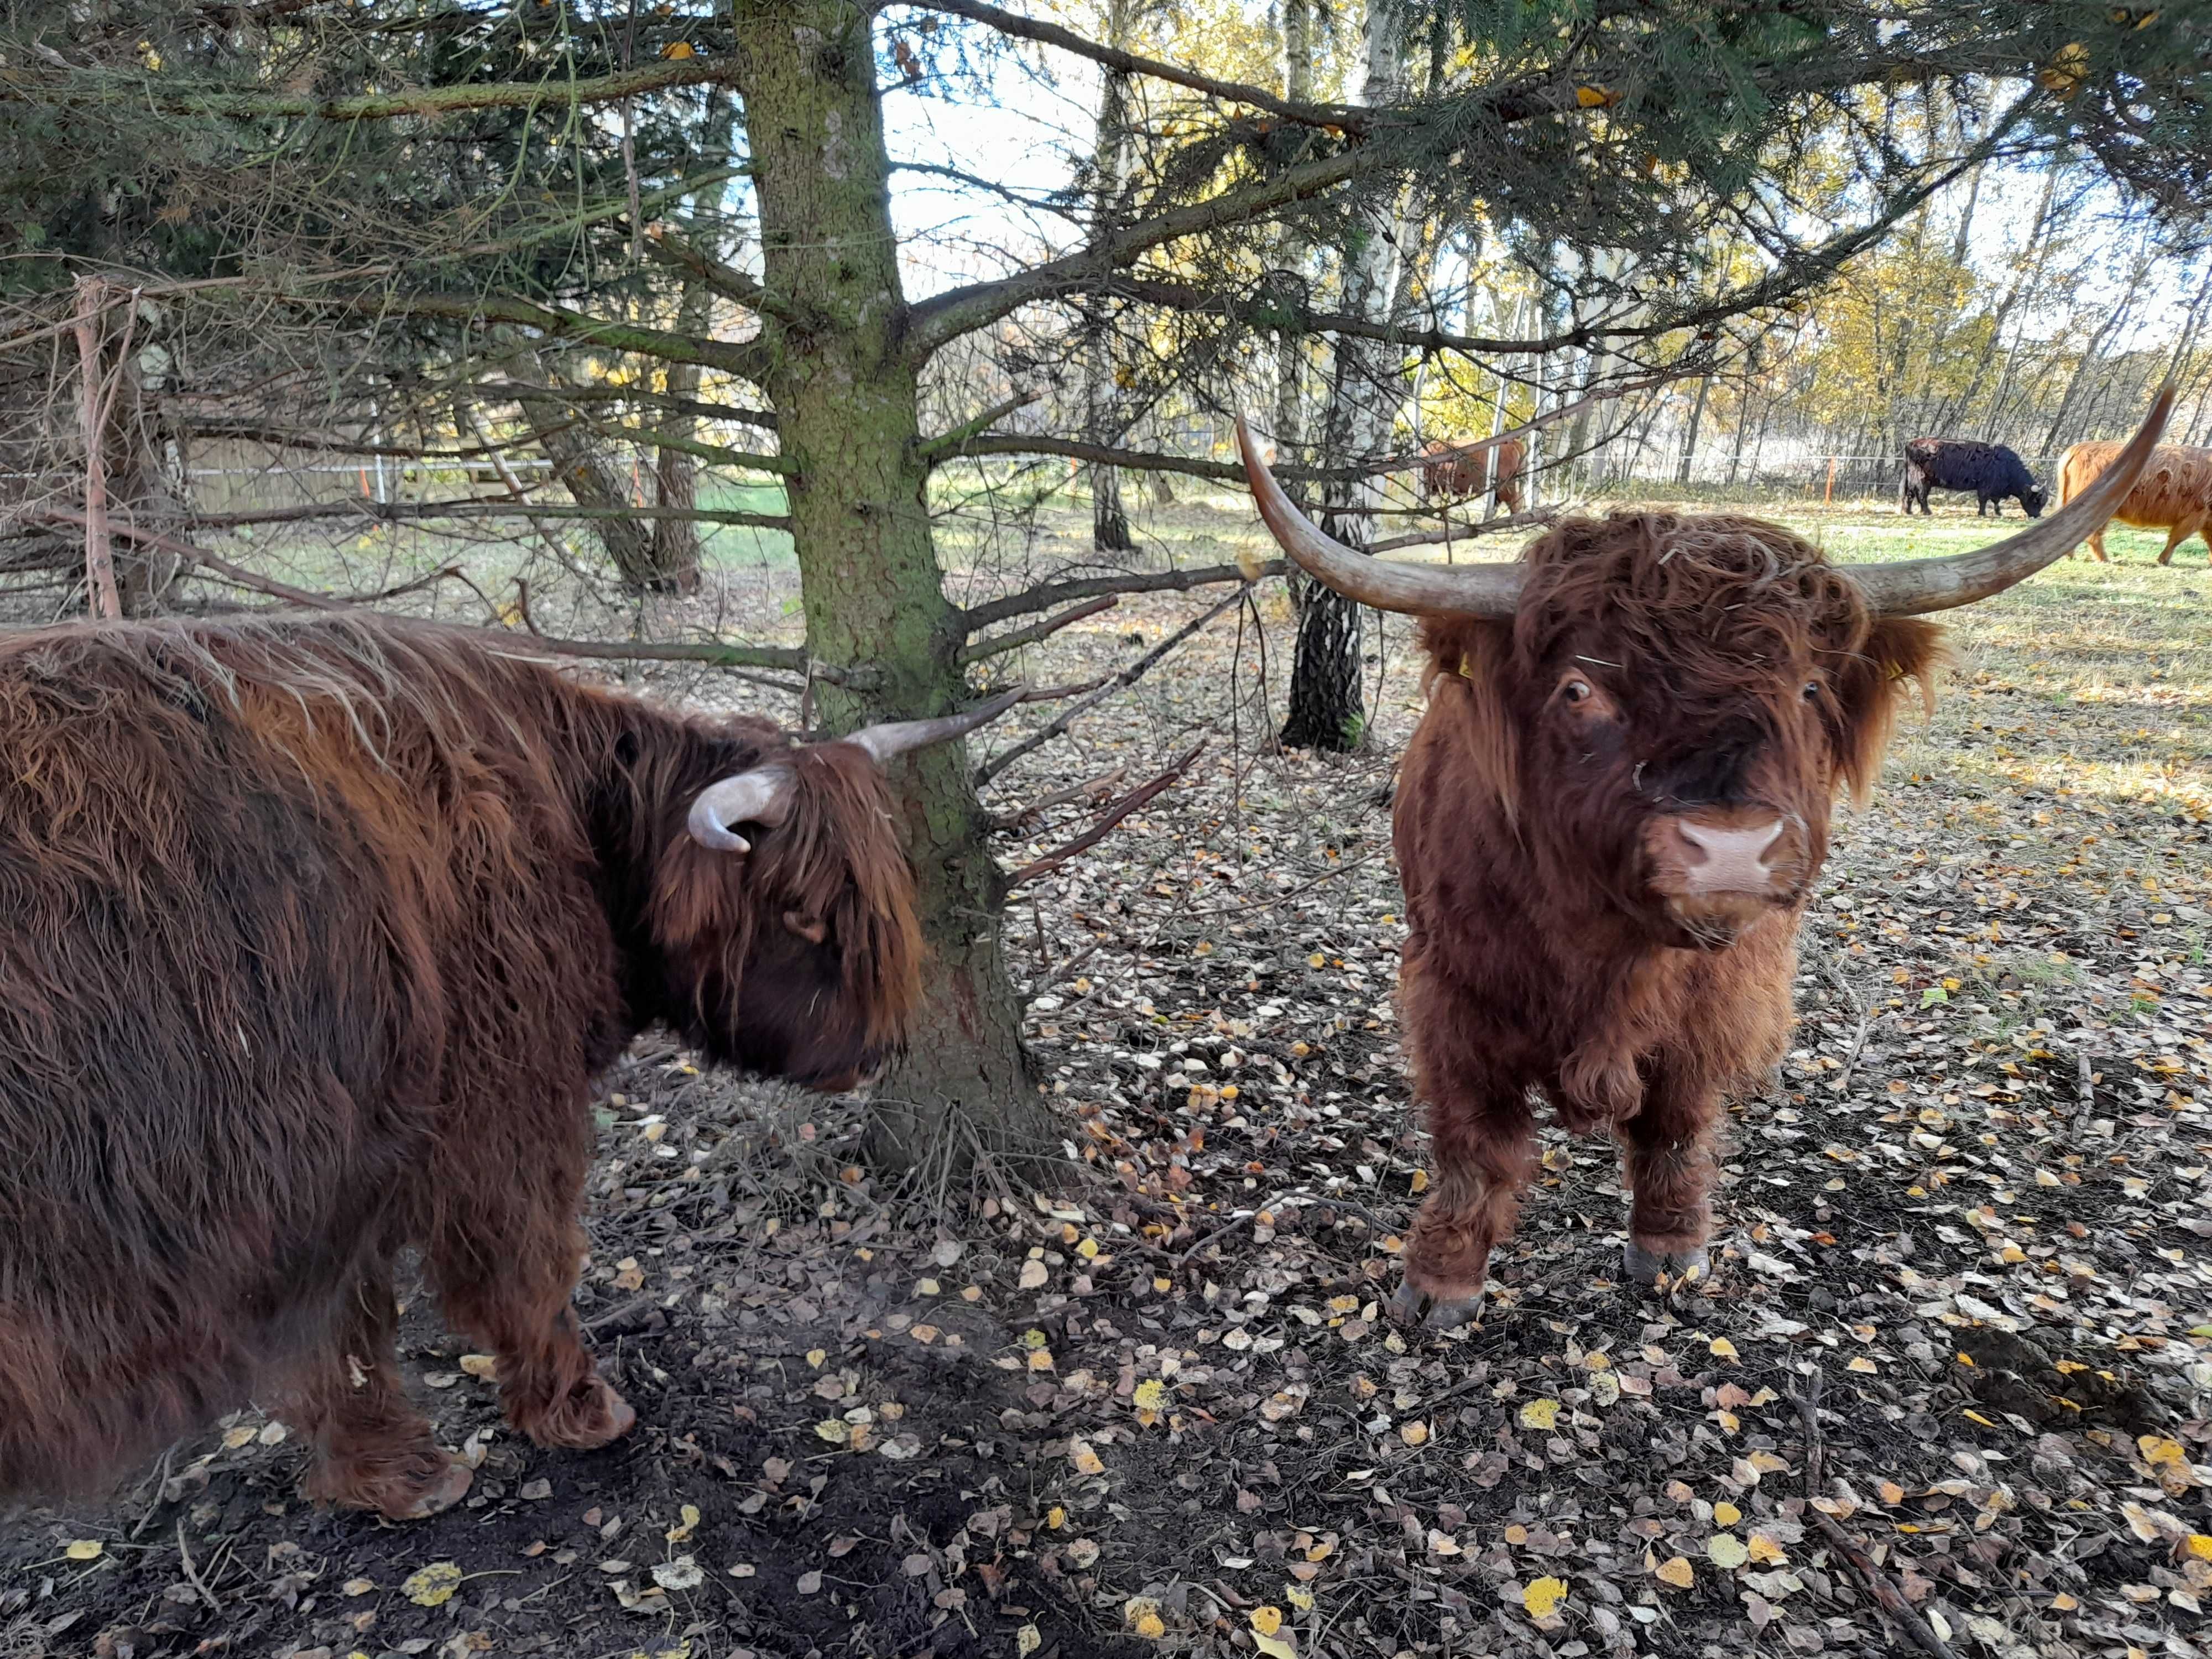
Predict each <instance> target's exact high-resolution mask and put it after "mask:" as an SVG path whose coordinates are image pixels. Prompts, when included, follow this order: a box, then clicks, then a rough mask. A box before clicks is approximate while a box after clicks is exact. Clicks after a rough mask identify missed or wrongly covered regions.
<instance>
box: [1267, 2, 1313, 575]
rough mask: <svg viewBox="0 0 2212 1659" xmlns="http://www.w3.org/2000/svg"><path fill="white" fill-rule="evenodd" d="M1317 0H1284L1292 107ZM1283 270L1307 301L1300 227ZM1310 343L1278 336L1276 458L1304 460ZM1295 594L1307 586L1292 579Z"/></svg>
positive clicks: (1287, 91)
mask: <svg viewBox="0 0 2212 1659" xmlns="http://www.w3.org/2000/svg"><path fill="white" fill-rule="evenodd" d="M1313 21H1314V20H1313V9H1312V0H1282V26H1283V95H1284V96H1285V98H1288V99H1289V100H1291V101H1292V102H1293V103H1299V104H1309V103H1311V102H1312V101H1313ZM1281 258H1282V263H1283V268H1284V270H1285V271H1286V272H1288V273H1289V274H1290V275H1291V277H1292V278H1293V280H1294V281H1295V282H1296V283H1297V287H1298V290H1299V295H1298V297H1299V299H1300V300H1301V301H1304V299H1305V298H1306V297H1307V295H1306V293H1305V289H1306V286H1307V283H1308V282H1309V280H1310V276H1311V273H1310V270H1309V269H1308V266H1309V264H1310V259H1311V250H1310V249H1309V248H1308V247H1307V246H1306V242H1305V238H1304V236H1302V235H1300V234H1298V232H1297V229H1296V228H1289V229H1286V230H1285V231H1284V233H1283V240H1282V250H1281ZM1304 380H1305V342H1304V340H1303V339H1301V338H1300V337H1299V336H1298V335H1297V333H1296V332H1295V331H1292V330H1290V329H1284V330H1282V331H1279V332H1278V333H1277V334H1276V336H1275V455H1276V459H1278V460H1280V461H1302V460H1304V459H1305V457H1304V454H1303V453H1300V450H1299V445H1300V444H1301V442H1302V441H1303V438H1304V431H1305V395H1304V393H1305V387H1304ZM1301 586H1302V581H1301V580H1292V582H1291V590H1292V592H1293V593H1297V592H1299V590H1300V588H1301Z"/></svg>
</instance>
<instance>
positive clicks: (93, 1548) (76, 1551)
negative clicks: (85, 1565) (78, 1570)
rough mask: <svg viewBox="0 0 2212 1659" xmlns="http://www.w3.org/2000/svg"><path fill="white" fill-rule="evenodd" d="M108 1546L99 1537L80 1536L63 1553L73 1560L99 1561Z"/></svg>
mask: <svg viewBox="0 0 2212 1659" xmlns="http://www.w3.org/2000/svg"><path fill="white" fill-rule="evenodd" d="M105 1548H106V1546H105V1545H103V1544H102V1543H101V1542H100V1540H98V1539H97V1538H80V1539H77V1540H76V1541H74V1542H73V1543H71V1544H70V1547H68V1548H67V1549H65V1550H64V1551H63V1552H62V1553H63V1554H64V1555H65V1556H67V1557H68V1558H69V1559H70V1560H72V1561H97V1560H98V1559H100V1552H101V1551H102V1550H103V1549H105Z"/></svg>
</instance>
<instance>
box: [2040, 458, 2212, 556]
mask: <svg viewBox="0 0 2212 1659" xmlns="http://www.w3.org/2000/svg"><path fill="white" fill-rule="evenodd" d="M2121 448H2122V446H2121V445H2119V444H2116V443H2082V444H2075V446H2074V447H2073V448H2071V449H2069V450H2068V451H2067V452H2066V453H2065V454H2063V455H2062V456H2060V457H2059V459H2058V504H2059V505H2060V506H2061V507H2063V506H2065V505H2066V503H2067V502H2069V501H2072V500H2073V499H2074V497H2075V496H2076V495H2080V494H2081V492H2082V491H2083V490H2085V489H2087V488H2088V487H2089V486H2090V485H2091V484H2093V483H2096V482H2097V478H2098V476H2099V475H2100V473H2102V472H2103V471H2104V470H2105V469H2106V467H2108V466H2110V465H2112V458H2113V457H2114V456H2116V455H2118V453H2120V450H2121ZM2112 516H2113V517H2114V518H2115V519H2118V520H2119V521H2120V522H2121V523H2122V524H2131V525H2134V526H2136V527H2137V528H2138V529H2142V530H2163V531H2164V532H2166V546H2165V548H2164V550H2161V551H2160V554H2159V556H2158V562H2160V564H2171V563H2172V562H2173V550H2174V549H2175V548H2177V547H2179V546H2180V545H2181V544H2182V543H2184V542H2185V541H2187V540H2188V539H2189V538H2191V536H2199V537H2202V538H2203V541H2204V546H2205V550H2206V551H2208V552H2212V449H2199V448H2197V447H2193V446H2191V445H2188V444H2160V446H2159V447H2157V448H2156V449H2154V450H2153V451H2152V452H2151V457H2150V465H2148V466H2147V467H2145V468H2144V469H2143V474H2142V477H2140V478H2138V479H2137V480H2136V487H2135V488H2134V489H2130V491H2128V495H2127V499H2126V500H2125V501H2122V502H2121V503H2120V507H2119V511H2118V512H2117V513H2113V514H2112ZM2089 547H2090V550H2091V551H2093V552H2094V553H2095V554H2096V556H2097V557H2098V559H2099V560H2100V562H2103V561H2104V560H2105V557H2106V555H2105V527H2104V526H2101V525H2100V526H2098V527H2097V528H2096V529H2095V530H2093V531H2092V532H2090V533H2089Z"/></svg>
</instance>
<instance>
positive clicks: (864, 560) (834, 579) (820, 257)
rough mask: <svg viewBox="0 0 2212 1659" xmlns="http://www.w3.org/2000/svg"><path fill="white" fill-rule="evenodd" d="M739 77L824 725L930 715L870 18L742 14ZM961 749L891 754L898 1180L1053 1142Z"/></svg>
mask: <svg viewBox="0 0 2212 1659" xmlns="http://www.w3.org/2000/svg"><path fill="white" fill-rule="evenodd" d="M733 16H734V21H735V23H736V27H737V32H738V54H737V59H736V65H737V76H738V86H739V90H740V92H741V93H742V94H743V99H744V121H745V125H746V131H747V135H748V137H749V139H750V150H751V155H752V162H753V179H754V184H755V186H756V188H757V191H758V192H759V202H760V231H761V242H762V247H763V261H764V272H765V277H766V283H767V288H768V290H769V294H770V295H774V296H775V298H776V301H777V302H778V305H779V308H781V309H786V310H795V309H800V308H803V313H804V315H805V320H806V321H807V323H808V326H806V327H804V328H794V327H791V326H788V325H783V324H780V323H774V322H772V323H771V324H770V325H769V326H770V333H769V341H770V347H769V362H770V365H771V366H770V368H769V371H768V374H767V384H766V390H767V391H768V392H769V397H770V398H771V400H772V401H773V403H774V404H775V410H776V414H777V418H778V430H779V434H780V436H781V443H782V447H783V453H785V455H786V456H787V457H788V458H789V459H790V460H791V461H792V463H793V467H794V471H793V472H792V473H791V475H790V481H789V489H790V497H791V520H792V536H793V541H794V543H795V544H796V546H797V550H798V556H799V580H800V587H801V593H802V599H803V605H804V609H805V617H806V645H807V650H808V653H809V654H810V655H811V657H812V658H813V659H815V660H816V661H818V662H820V663H822V664H823V665H827V666H829V667H831V668H835V669H838V670H842V671H846V672H847V674H848V676H851V677H854V678H850V679H848V682H847V683H843V684H841V683H840V682H839V681H837V680H832V679H823V680H821V681H818V682H817V687H816V690H817V697H818V699H819V707H820V708H821V711H822V714H823V717H824V718H825V719H826V720H827V721H828V722H829V725H830V726H831V727H832V729H836V730H850V729H851V728H852V727H854V726H859V725H860V724H863V723H864V722H866V721H868V720H878V719H884V718H908V717H913V716H917V715H929V714H943V713H946V712H948V711H950V710H951V708H954V707H955V705H956V704H957V702H958V701H959V699H960V696H961V694H962V691H963V678H962V675H961V671H960V668H959V665H958V653H959V648H960V646H961V643H962V638H961V630H960V628H959V625H958V621H957V616H956V614H955V612H954V611H953V608H952V607H951V605H949V604H947V602H946V600H945V586H944V576H943V572H942V570H941V568H940V567H939V563H938V558H937V550H936V548H935V545H934V544H933V541H932V539H931V535H930V525H929V516H928V513H927V506H926V502H925V500H924V485H925V483H926V482H927V462H926V461H925V460H924V459H922V458H921V454H920V453H919V452H920V437H921V418H920V410H919V406H918V402H917V398H916V389H917V382H918V380H919V376H920V373H921V368H920V362H919V357H920V354H919V353H918V352H915V351H910V350H909V349H908V348H907V345H906V342H905V338H904V334H905V331H904V326H903V325H904V321H905V316H906V301H905V296H904V295H903V293H902V289H901V287H900V283H899V271H898V258H897V248H898V243H897V240H896V236H895V235H894V234H893V231H892V226H891V216H890V184H889V177H890V166H889V161H888V159H887V157H886V155H885V154H884V137H883V118H882V110H881V107H880V106H879V103H878V98H877V93H876V74H875V71H876V60H875V51H874V42H873V39H872V33H871V28H870V23H871V20H872V12H871V11H870V10H868V9H866V8H860V7H852V6H848V5H845V4H843V3H842V0H737V3H736V6H735V9H734V13H733ZM971 775H972V774H971V770H970V767H969V761H968V759H967V757H966V754H965V745H964V744H959V743H951V744H939V745H937V746H936V747H934V748H930V749H925V750H919V751H917V752H916V753H915V754H912V755H908V756H907V757H903V758H902V759H900V760H898V761H896V762H894V763H893V764H892V768H891V782H892V787H893V790H894V793H895V795H896V802H897V809H896V810H897V812H898V818H899V825H900V830H901V833H902V836H903V838H904V841H905V843H906V848H907V852H908V858H909V859H910V860H911V861H912V863H913V866H914V872H915V884H916V889H917V896H918V902H919V905H920V909H921V918H922V926H923V930H924V933H925V934H926V936H927V940H928V944H929V946H930V949H931V951H932V953H933V960H932V962H931V964H930V968H929V971H928V974H927V979H926V986H927V994H926V1002H925V1006H924V1007H923V1009H922V1011H921V1018H920V1020H919V1024H918V1026H917V1029H916V1030H915V1034H914V1039H913V1042H912V1044H911V1046H910V1048H908V1052H907V1054H905V1056H904V1057H903V1058H902V1059H901V1060H898V1061H897V1062H896V1063H895V1064H894V1066H892V1067H891V1069H890V1072H889V1073H888V1074H887V1075H886V1076H885V1078H884V1080H883V1081H882V1083H881V1084H880V1085H878V1089H877V1091H876V1097H875V1103H874V1108H873V1114H872V1132H871V1137H870V1152H871V1154H872V1157H873V1158H875V1159H876V1160H877V1161H878V1162H879V1163H882V1164H885V1165H888V1166H890V1167H892V1168H896V1169H907V1168H914V1167H916V1166H919V1165H923V1164H936V1163H938V1162H939V1161H942V1162H943V1163H944V1164H947V1165H952V1166H957V1165H959V1164H964V1163H965V1162H966V1161H967V1159H968V1158H969V1157H970V1156H972V1155H973V1154H974V1153H975V1152H977V1151H979V1150H992V1151H1000V1150H1011V1151H1015V1152H1036V1151H1038V1150H1041V1149H1042V1148H1044V1147H1047V1146H1050V1145H1052V1144H1053V1142H1054V1139H1056V1135H1055V1133H1054V1125H1053V1122H1052V1119H1051V1117H1050V1115H1049V1113H1048V1111H1047V1109H1045V1108H1044V1106H1043V1105H1042V1103H1041V1102H1040V1101H1039V1099H1038V1097H1037V1095H1036V1087H1035V1085H1034V1083H1033V1081H1032V1079H1031V1078H1030V1070H1029V1066H1028V1062H1027V1060H1026V1058H1025V1056H1024V1054H1023V1051H1022V1045H1021V1042H1020V1030H1021V1019H1020V1013H1021V1011H1020V1005H1019V1003H1018V1001H1017V1000H1016V998H1015V995H1014V990H1013V984H1012V979H1011V977H1010V976H1009V975H1008V973H1007V969H1006V956H1005V951H1004V949H1003V946H1002V944H1001V939H1000V908H1001V902H1002V900H1003V898H1004V894H1005V883H1004V879H1003V878H1002V877H1001V876H1000V873H999V870H998V866H996V864H995V863H994V861H993V860H992V857H991V854H990V851H989V848H987V846H986V845H985V843H984V839H983V835H984V830H985V829H986V822H985V818H984V815H983V812H982V810H981V806H980V805H979V804H978V802H977V800H976V798H975V788H974V787H973V784H972V783H971V781H970V779H971Z"/></svg>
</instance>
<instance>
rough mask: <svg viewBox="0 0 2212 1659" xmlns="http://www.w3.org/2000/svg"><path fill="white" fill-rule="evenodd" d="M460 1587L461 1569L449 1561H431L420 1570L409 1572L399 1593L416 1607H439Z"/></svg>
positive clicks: (450, 1598)
mask: <svg viewBox="0 0 2212 1659" xmlns="http://www.w3.org/2000/svg"><path fill="white" fill-rule="evenodd" d="M460 1587H461V1570H460V1568H459V1565H456V1564H455V1563H453V1562H451V1561H433V1562H432V1563H431V1564H430V1565H428V1566H427V1567H424V1568H423V1569H422V1571H420V1572H413V1573H410V1574H409V1575H408V1576H407V1578H406V1580H405V1582H404V1583H402V1584H401V1585H400V1586H399V1590H400V1594H401V1595H404V1596H405V1597H406V1598H407V1599H408V1600H409V1601H412V1602H413V1603H414V1604H415V1605H416V1607H443V1606H445V1605H446V1603H447V1602H448V1601H452V1600H453V1592H454V1591H455V1590H457V1589H460Z"/></svg>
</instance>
